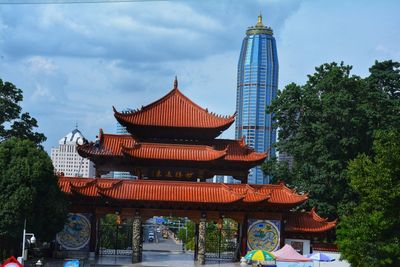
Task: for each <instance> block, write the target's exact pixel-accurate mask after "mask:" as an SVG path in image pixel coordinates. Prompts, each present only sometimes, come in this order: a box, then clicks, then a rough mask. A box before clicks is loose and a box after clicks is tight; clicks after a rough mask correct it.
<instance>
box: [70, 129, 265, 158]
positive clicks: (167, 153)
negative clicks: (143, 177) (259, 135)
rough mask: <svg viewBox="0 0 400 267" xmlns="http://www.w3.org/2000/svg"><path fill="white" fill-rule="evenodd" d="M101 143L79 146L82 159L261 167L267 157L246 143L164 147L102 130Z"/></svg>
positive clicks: (222, 142)
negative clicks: (126, 158) (232, 163)
mask: <svg viewBox="0 0 400 267" xmlns="http://www.w3.org/2000/svg"><path fill="white" fill-rule="evenodd" d="M99 139H100V143H99V144H98V145H96V144H94V143H89V144H85V145H81V146H78V153H79V154H80V155H81V156H83V157H91V156H123V155H128V156H131V157H134V158H142V159H160V160H165V159H169V160H193V161H212V160H216V159H221V160H224V161H239V162H251V163H253V164H255V165H257V164H261V163H262V162H263V161H264V160H265V158H266V157H267V153H258V152H255V151H254V150H253V149H251V148H249V147H248V146H246V145H245V144H244V141H243V140H227V139H215V140H212V141H210V143H209V144H199V145H197V144H165V143H148V142H139V141H138V140H136V139H135V138H134V137H132V135H116V134H104V133H103V131H102V130H101V129H100V134H99Z"/></svg>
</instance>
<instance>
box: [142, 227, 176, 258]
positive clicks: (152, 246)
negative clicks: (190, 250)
mask: <svg viewBox="0 0 400 267" xmlns="http://www.w3.org/2000/svg"><path fill="white" fill-rule="evenodd" d="M156 227H157V226H156ZM156 227H152V226H148V227H144V228H143V237H144V242H143V250H144V251H171V252H181V251H182V244H181V243H180V242H176V241H175V240H174V239H173V238H172V237H171V236H170V237H169V238H168V239H164V238H163V237H162V235H161V231H160V233H157V230H156ZM159 227H160V226H159ZM150 231H152V232H153V233H154V235H155V240H154V241H153V242H149V240H148V236H149V232H150Z"/></svg>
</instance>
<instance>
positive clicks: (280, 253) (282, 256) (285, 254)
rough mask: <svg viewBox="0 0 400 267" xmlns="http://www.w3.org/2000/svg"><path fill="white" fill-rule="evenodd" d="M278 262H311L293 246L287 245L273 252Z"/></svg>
mask: <svg viewBox="0 0 400 267" xmlns="http://www.w3.org/2000/svg"><path fill="white" fill-rule="evenodd" d="M272 254H274V255H275V257H276V260H277V261H290V262H310V261H312V260H311V259H309V258H306V257H304V256H303V255H301V254H300V253H298V252H297V251H296V250H295V249H294V248H293V247H292V246H291V245H288V244H286V245H285V246H283V248H281V249H280V250H277V251H274V252H272Z"/></svg>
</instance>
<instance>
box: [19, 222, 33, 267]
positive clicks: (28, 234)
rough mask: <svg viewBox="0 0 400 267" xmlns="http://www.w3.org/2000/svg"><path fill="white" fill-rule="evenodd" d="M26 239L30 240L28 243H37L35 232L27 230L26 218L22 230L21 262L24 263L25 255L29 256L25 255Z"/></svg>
mask: <svg viewBox="0 0 400 267" xmlns="http://www.w3.org/2000/svg"><path fill="white" fill-rule="evenodd" d="M29 237H30V239H29V240H28V238H29ZM26 240H28V243H30V244H35V243H36V238H35V234H33V233H27V232H26V219H25V221H24V231H23V232H22V259H21V264H24V260H25V257H27V256H28V255H25V241H26Z"/></svg>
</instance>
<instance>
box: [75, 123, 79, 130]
mask: <svg viewBox="0 0 400 267" xmlns="http://www.w3.org/2000/svg"><path fill="white" fill-rule="evenodd" d="M75 129H78V122H77V121H76V122H75Z"/></svg>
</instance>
